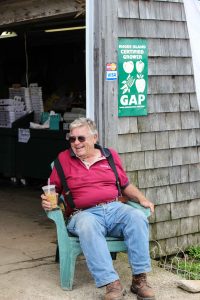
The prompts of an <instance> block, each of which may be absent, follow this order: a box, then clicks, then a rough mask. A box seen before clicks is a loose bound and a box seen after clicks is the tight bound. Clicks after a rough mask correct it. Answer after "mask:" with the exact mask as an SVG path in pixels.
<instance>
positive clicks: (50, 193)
mask: <svg viewBox="0 0 200 300" xmlns="http://www.w3.org/2000/svg"><path fill="white" fill-rule="evenodd" d="M42 189H43V192H44V194H45V196H47V200H48V201H49V202H51V208H52V209H55V208H57V205H58V194H57V193H56V189H55V185H54V184H50V185H45V186H43V187H42Z"/></svg>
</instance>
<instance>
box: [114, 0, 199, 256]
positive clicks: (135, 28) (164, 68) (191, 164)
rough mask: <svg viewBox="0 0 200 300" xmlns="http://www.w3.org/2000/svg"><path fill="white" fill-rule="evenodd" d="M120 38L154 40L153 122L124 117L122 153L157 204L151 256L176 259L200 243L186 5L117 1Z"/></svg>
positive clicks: (150, 45) (150, 106)
mask: <svg viewBox="0 0 200 300" xmlns="http://www.w3.org/2000/svg"><path fill="white" fill-rule="evenodd" d="M118 36H119V37H127V38H145V39H147V40H148V48H149V60H148V62H149V87H148V116H145V117H124V118H119V121H118V150H119V153H120V155H121V158H122V161H123V163H124V166H125V168H126V170H127V172H128V174H129V177H130V180H132V181H133V182H134V183H135V184H136V185H137V186H138V187H139V188H140V189H141V190H142V191H143V192H144V193H145V194H146V196H147V197H149V198H150V199H151V200H152V201H153V202H154V203H155V204H156V209H155V214H154V215H153V216H152V217H151V220H150V222H151V235H150V239H151V241H154V240H156V241H158V242H159V244H160V247H157V246H156V244H154V242H152V251H153V253H152V254H153V255H154V254H155V253H157V252H159V254H160V255H165V254H172V253H175V252H177V251H178V250H177V249H178V248H182V249H185V248H186V247H187V246H189V245H191V244H200V147H199V146H200V114H199V111H198V106H197V99H196V94H195V85H194V78H193V67H192V59H191V51H190V43H189V38H188V31H187V23H186V19H185V12H184V5H183V3H182V1H181V0H180V1H142V0H140V1H136V0H119V1H118ZM125 145H126V146H125ZM158 249H159V250H158ZM154 251H155V253H154Z"/></svg>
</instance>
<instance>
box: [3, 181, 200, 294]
mask: <svg viewBox="0 0 200 300" xmlns="http://www.w3.org/2000/svg"><path fill="white" fill-rule="evenodd" d="M40 193H41V191H40V189H30V188H19V187H18V188H16V187H15V188H14V187H13V188H11V187H10V186H4V185H3V186H2V187H1V190H0V205H1V210H0V299H1V300H29V299H31V300H33V299H35V300H40V299H41V300H48V299H49V300H50V299H59V300H61V299H65V300H80V299H87V300H102V299H103V295H104V292H105V288H100V289H97V288H96V287H95V285H94V282H93V279H92V278H91V276H90V274H89V272H88V270H87V266H86V264H85V259H84V257H83V256H81V257H80V258H79V259H78V261H77V266H76V271H75V280H74V287H73V290H72V291H63V290H62V289H61V287H60V283H59V265H58V264H57V263H55V261H54V255H55V240H56V233H55V226H54V224H53V223H51V222H50V221H49V220H48V219H47V218H46V216H45V214H44V212H43V211H42V209H41V207H40V200H39V195H40ZM114 265H115V267H116V270H117V271H118V273H119V275H120V278H121V282H122V284H123V285H124V287H125V288H126V290H127V294H126V296H125V297H124V299H125V300H128V299H136V297H135V295H133V294H131V293H130V290H129V288H130V287H129V285H130V281H131V272H130V267H129V265H128V261H127V255H126V254H119V255H118V257H117V260H116V261H114ZM152 265H153V268H152V272H151V273H150V274H149V276H148V279H149V282H150V283H151V285H152V286H153V287H154V289H155V292H156V299H157V300H158V299H160V300H169V299H176V300H200V293H196V294H191V293H188V292H186V291H184V290H182V289H180V288H178V287H177V281H178V280H180V279H181V278H180V277H179V276H177V275H175V274H172V273H171V272H168V271H166V270H164V269H161V268H159V267H158V266H157V262H155V261H153V263H152Z"/></svg>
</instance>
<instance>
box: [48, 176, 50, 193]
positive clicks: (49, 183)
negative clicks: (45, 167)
mask: <svg viewBox="0 0 200 300" xmlns="http://www.w3.org/2000/svg"><path fill="white" fill-rule="evenodd" d="M48 194H50V178H48Z"/></svg>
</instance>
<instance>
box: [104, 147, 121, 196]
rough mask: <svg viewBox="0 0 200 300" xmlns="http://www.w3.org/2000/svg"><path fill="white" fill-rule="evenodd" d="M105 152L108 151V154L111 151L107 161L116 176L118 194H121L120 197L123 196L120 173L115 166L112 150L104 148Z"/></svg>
mask: <svg viewBox="0 0 200 300" xmlns="http://www.w3.org/2000/svg"><path fill="white" fill-rule="evenodd" d="M104 150H106V152H107V153H108V151H109V155H108V156H107V157H106V158H107V161H108V163H109V165H110V167H111V169H112V170H113V172H114V174H115V177H116V186H117V189H118V194H119V196H121V187H120V183H119V176H118V173H117V169H116V166H115V162H114V159H113V156H112V153H111V152H110V150H109V149H108V148H104Z"/></svg>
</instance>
